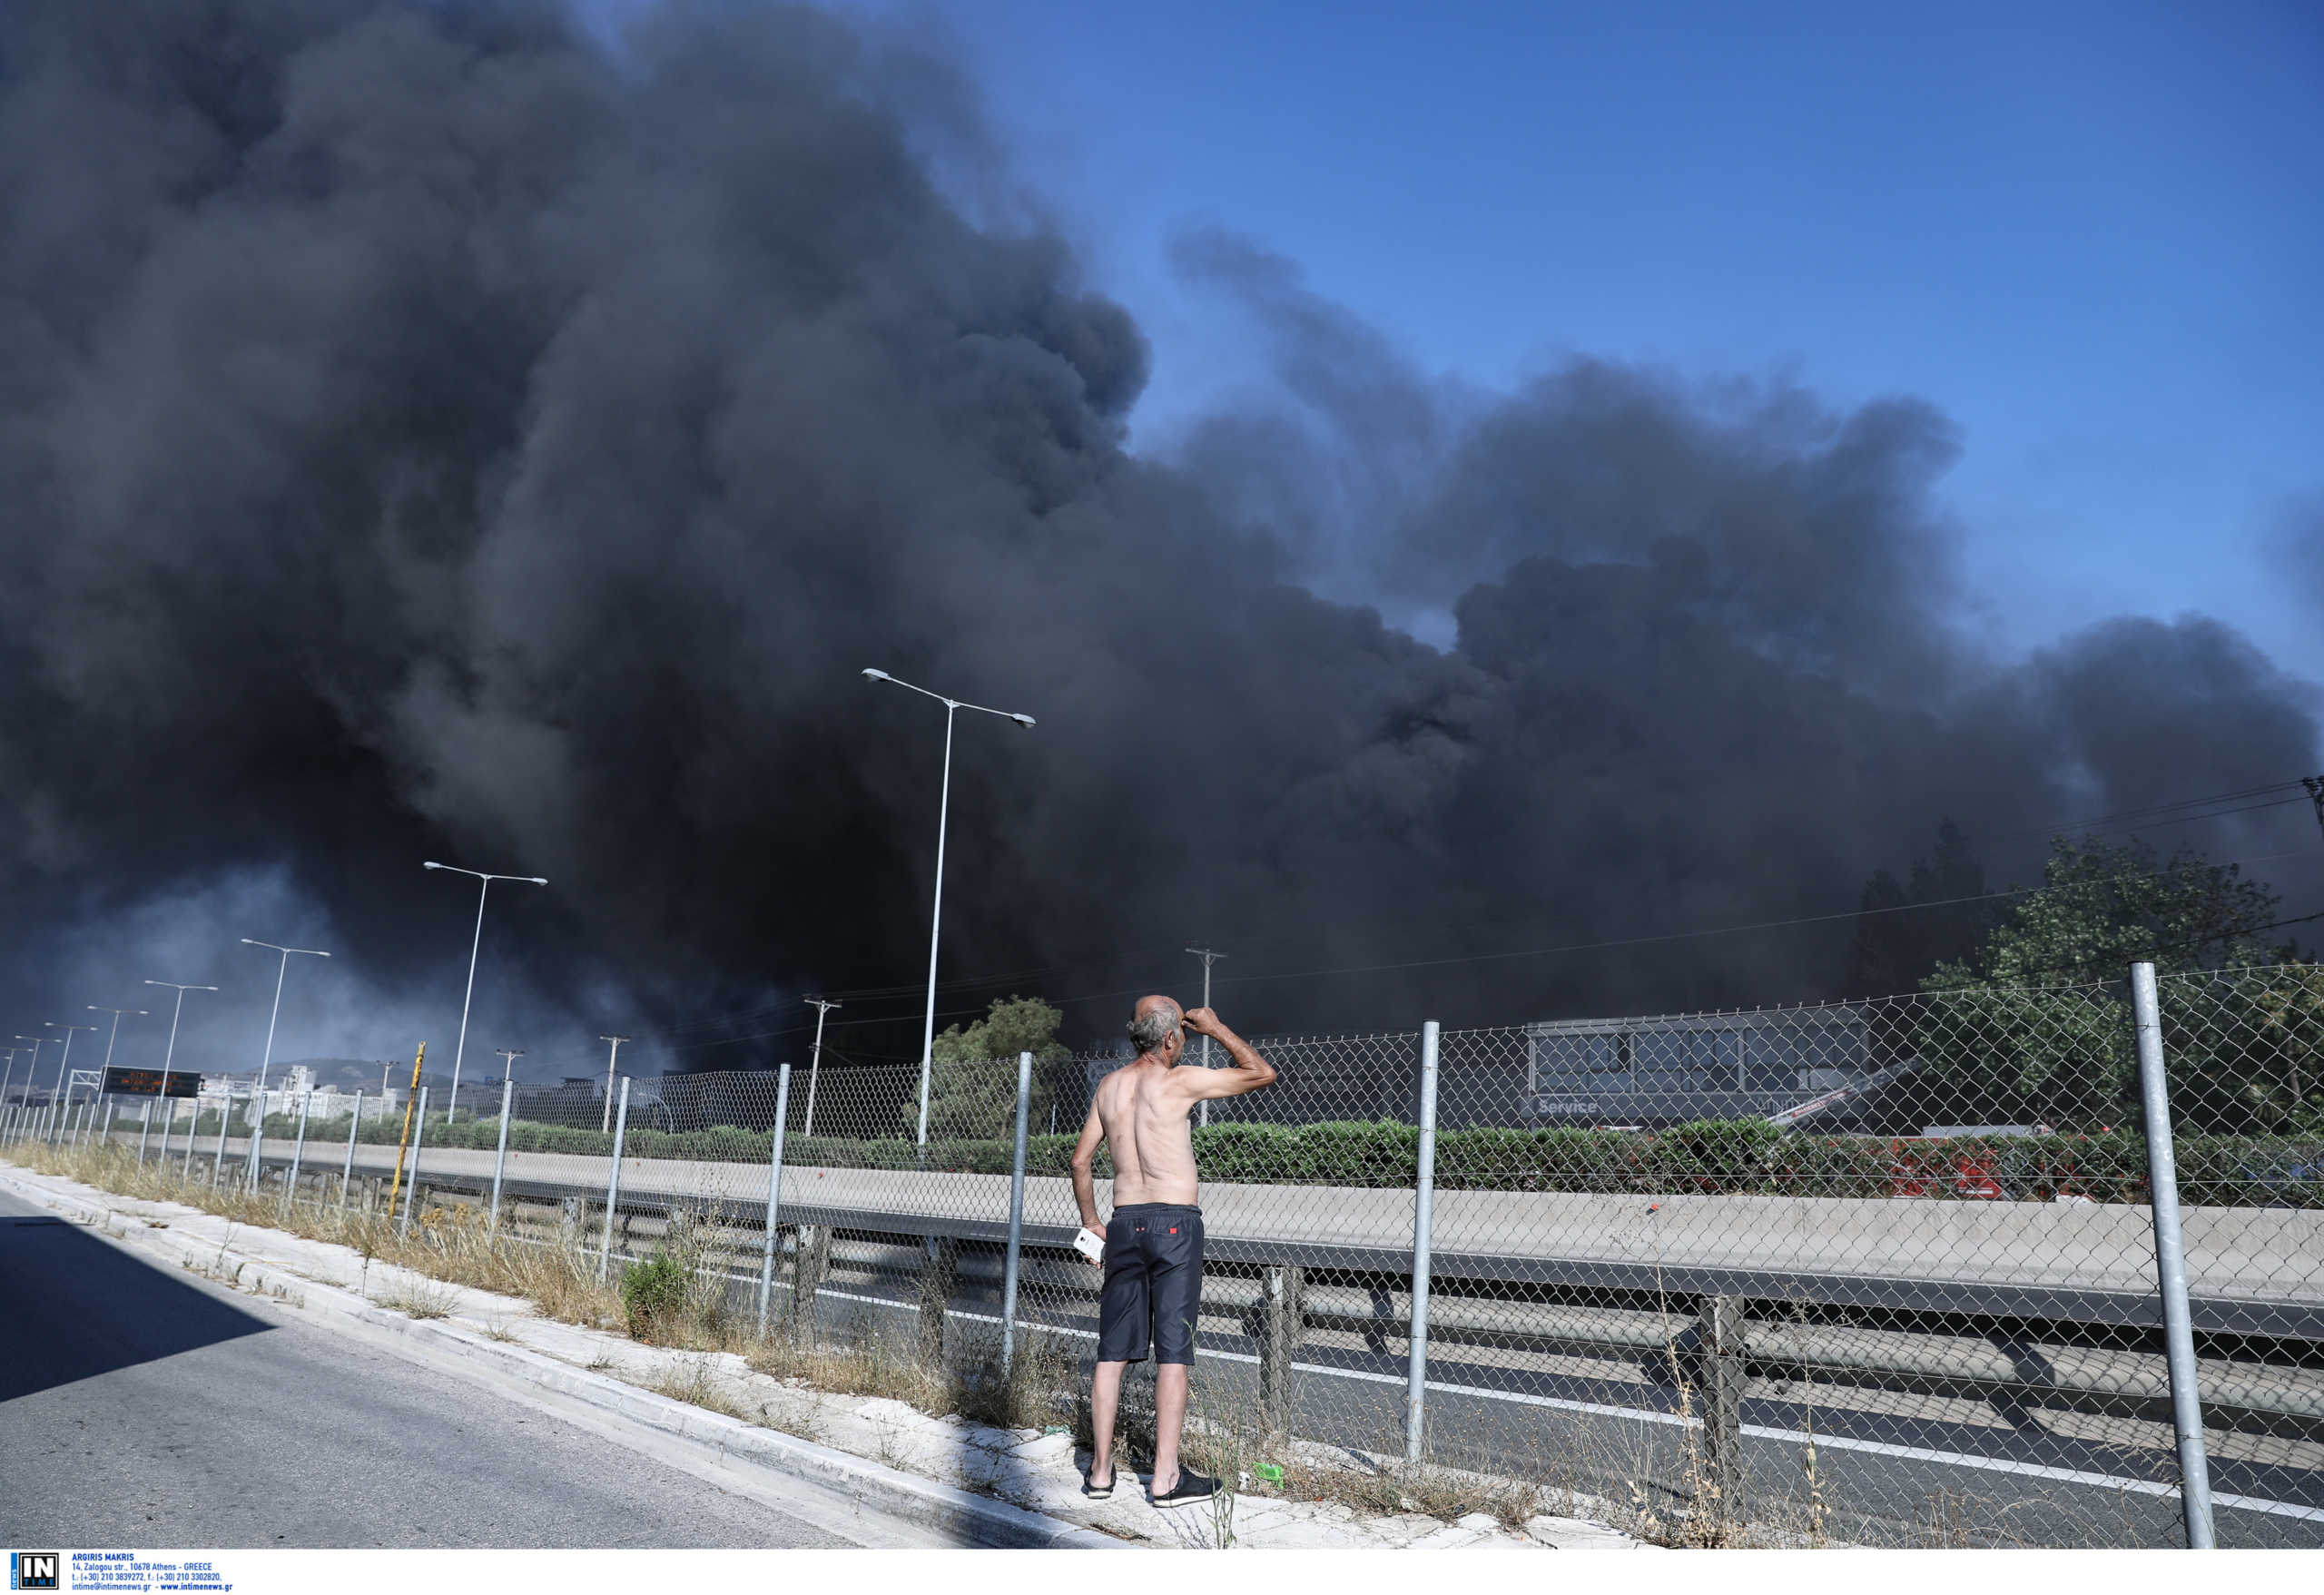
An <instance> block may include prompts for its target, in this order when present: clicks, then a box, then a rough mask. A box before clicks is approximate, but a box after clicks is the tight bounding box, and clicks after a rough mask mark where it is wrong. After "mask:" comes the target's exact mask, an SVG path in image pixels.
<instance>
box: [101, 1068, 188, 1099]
mask: <svg viewBox="0 0 2324 1595" xmlns="http://www.w3.org/2000/svg"><path fill="white" fill-rule="evenodd" d="M105 1089H106V1091H108V1092H109V1093H111V1094H113V1095H114V1096H117V1097H194V1096H199V1095H200V1094H201V1091H202V1077H201V1076H200V1075H198V1074H196V1073H194V1072H193V1071H192V1070H191V1069H176V1070H173V1071H172V1073H171V1075H170V1077H169V1089H167V1090H166V1091H165V1090H163V1089H162V1071H161V1070H160V1069H158V1068H109V1069H107V1070H105Z"/></svg>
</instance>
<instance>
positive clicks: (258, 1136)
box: [242, 1090, 266, 1196]
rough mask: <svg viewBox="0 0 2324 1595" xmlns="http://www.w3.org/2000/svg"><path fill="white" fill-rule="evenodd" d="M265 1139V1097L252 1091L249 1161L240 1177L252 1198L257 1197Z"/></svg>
mask: <svg viewBox="0 0 2324 1595" xmlns="http://www.w3.org/2000/svg"><path fill="white" fill-rule="evenodd" d="M265 1137H266V1095H265V1093H264V1092H261V1091H258V1090H252V1091H251V1160H250V1167H249V1168H247V1169H246V1170H244V1172H243V1175H242V1188H243V1189H244V1190H246V1191H248V1192H249V1193H250V1194H251V1196H257V1195H258V1186H259V1158H260V1157H261V1153H262V1150H263V1147H262V1143H263V1141H264V1139H265Z"/></svg>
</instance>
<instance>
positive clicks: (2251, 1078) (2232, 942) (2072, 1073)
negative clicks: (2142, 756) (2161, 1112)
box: [1915, 837, 2307, 1128]
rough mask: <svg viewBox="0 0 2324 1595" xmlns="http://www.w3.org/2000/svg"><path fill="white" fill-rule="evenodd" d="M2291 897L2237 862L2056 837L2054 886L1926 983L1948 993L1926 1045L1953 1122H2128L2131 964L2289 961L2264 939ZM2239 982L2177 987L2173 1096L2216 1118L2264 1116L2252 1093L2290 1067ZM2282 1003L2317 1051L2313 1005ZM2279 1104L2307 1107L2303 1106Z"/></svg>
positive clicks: (1925, 1028)
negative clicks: (2268, 1039) (2310, 1022)
mask: <svg viewBox="0 0 2324 1595" xmlns="http://www.w3.org/2000/svg"><path fill="white" fill-rule="evenodd" d="M2277 901H2278V899H2277V897H2276V894H2275V893H2274V892H2273V891H2270V890H2269V888H2268V887H2267V886H2265V885H2264V884H2263V883H2261V882H2259V881H2247V880H2245V879H2244V878H2243V876H2242V872H2241V871H2240V868H2239V867H2238V866H2236V865H2233V864H2214V863H2211V862H2210V861H2207V860H2205V859H2204V858H2203V857H2202V856H2201V854H2200V853H2197V852H2192V851H2191V850H2186V849H2181V851H2179V852H2175V853H2173V854H2171V857H2169V858H2168V859H2163V858H2160V857H2159V856H2158V855H2157V853H2156V852H2155V850H2154V849H2153V848H2152V847H2151V846H2149V845H2148V844H2146V843H2144V842H2137V841H2132V842H2126V843H2122V844H2120V845H2109V844H2107V843H2104V842H2099V841H2097V840H2095V839H2085V840H2084V841H2083V842H2081V843H2079V844H2076V843H2073V842H2068V841H2067V840H2066V839H2065V838H2063V837H2059V838H2056V839H2054V840H2053V842H2051V852H2050V858H2049V860H2048V861H2047V863H2046V864H2045V865H2044V866H2043V884H2042V886H2041V887H2040V889H2039V890H2037V891H2033V892H2030V893H2028V894H2026V895H2025V896H2024V897H2023V898H2022V899H2020V901H2018V902H2017V904H2016V906H2015V907H2014V908H2013V909H2011V910H2010V911H2009V912H2008V913H2007V915H2006V916H2004V918H2003V920H2002V921H2001V922H2000V923H1999V924H1997V925H1995V926H1994V929H1993V930H1992V931H1991V933H1990V934H1988V935H1987V936H1986V938H1985V940H1984V944H1983V945H1982V946H1980V947H1978V948H1977V949H1976V950H1974V952H1972V953H1971V954H1970V955H1969V956H1968V957H1966V958H1964V959H1960V960H1955V961H1949V962H1943V963H1939V964H1938V965H1937V967H1936V970H1935V972H1934V973H1933V974H1931V975H1930V976H1929V977H1928V978H1927V979H1926V980H1924V981H1923V982H1922V987H1923V989H1925V990H1928V991H1931V992H1942V993H1947V994H1948V996H1947V997H1946V999H1945V1000H1943V1001H1940V1002H1935V1003H1932V1004H1930V1005H1929V1006H1927V1007H1926V1008H1925V1009H1921V1010H1919V1011H1918V1013H1917V1015H1916V1018H1915V1028H1916V1029H1917V1032H1918V1033H1917V1034H1916V1036H1915V1048H1916V1050H1917V1051H1918V1053H1919V1055H1920V1057H1921V1058H1922V1059H1923V1060H1924V1062H1925V1063H1926V1064H1927V1065H1929V1066H1930V1067H1931V1068H1933V1070H1934V1071H1935V1076H1936V1078H1938V1079H1940V1080H1942V1081H1943V1082H1944V1083H1945V1086H1946V1087H1947V1088H1949V1089H1950V1093H1951V1095H1952V1096H1953V1098H1955V1100H1954V1102H1953V1104H1952V1108H1953V1110H1954V1111H1955V1112H1958V1113H1962V1114H1965V1115H1967V1116H1970V1117H2005V1118H2023V1117H2037V1118H2044V1119H2048V1120H2050V1121H2052V1122H2053V1123H2056V1124H2059V1125H2061V1126H2073V1127H2082V1128H2088V1127H2093V1126H2096V1125H2098V1124H2102V1123H2120V1122H2127V1121H2129V1120H2130V1119H2131V1118H2132V1117H2134V1115H2135V1108H2136V1103H2137V1088H2136V1067H2137V1066H2136V1061H2135V1056H2134V1053H2133V1051H2132V1036H2131V1027H2130V1018H2129V1009H2128V1007H2127V1004H2126V1002H2125V1000H2124V998H2123V996H2122V981H2123V980H2124V978H2125V976H2126V974H2127V972H2128V970H2129V967H2130V965H2131V964H2132V961H2134V960H2149V961H2152V963H2153V964H2154V965H2155V967H2156V970H2157V971H2158V972H2159V973H2162V974H2166V975H2171V974H2176V975H2181V976H2188V977H2194V976H2199V975H2201V974H2202V973H2204V972H2205V971H2220V970H2235V969H2249V968H2252V967H2264V966H2271V965H2280V964H2282V963H2284V962H2286V961H2287V960H2290V958H2291V957H2292V956H2293V949H2291V948H2290V946H2289V945H2279V944H2273V943H2270V942H2268V941H2267V940H2264V937H2265V933H2266V932H2267V931H2268V930H2269V929H2270V928H2271V926H2272V923H2273V921H2274V920H2275V918H2276V905H2277ZM2239 980H2240V977H2237V976H2219V977H2217V978H2214V979H2211V980H2175V981H2171V982H2170V983H2169V984H2168V989H2167V994H2166V1001H2165V1003H2164V1008H2165V1045H2166V1049H2167V1050H2168V1054H2169V1056H2170V1058H2171V1077H2172V1082H2173V1095H2174V1097H2178V1096H2182V1095H2183V1096H2185V1097H2186V1098H2188V1099H2189V1101H2190V1106H2191V1108H2196V1110H2197V1115H2198V1117H2201V1118H2203V1119H2205V1120H2208V1121H2214V1122H2215V1121H2217V1120H2218V1119H2219V1118H2221V1117H2222V1112H2221V1107H2222V1105H2224V1104H2228V1103H2231V1102H2238V1101H2240V1102H2242V1103H2244V1104H2245V1105H2246V1109H2249V1108H2251V1106H2252V1105H2253V1103H2254V1101H2255V1098H2253V1094H2252V1092H2251V1090H2250V1089H2249V1087H2250V1086H2251V1085H2252V1083H2253V1082H2255V1081H2256V1080H2259V1079H2260V1078H2262V1077H2266V1076H2272V1075H2275V1074H2279V1073H2282V1072H2284V1071H2283V1070H2282V1068H2280V1067H2278V1066H2275V1065H2273V1064H2271V1063H2270V1058H2268V1057H2267V1056H2265V1055H2263V1051H2262V1049H2260V1048H2259V1047H2258V1044H2257V1043H2256V1042H2255V1040H2254V1037H2255V1035H2258V1034H2260V1030H2256V1029H2255V1027H2260V1026H2261V1025H2262V1021H2263V1019H2264V1016H2263V1015H2261V1014H2260V1013H2259V1012H2258V1011H2257V1010H2254V1009H2252V1006H2251V1005H2252V1002H2253V1001H2254V1000H2255V999H2256V998H2257V996H2258V993H2257V991H2256V990H2255V991H2254V992H2253V993H2252V994H2250V996H2239V995H2238V992H2237V986H2238V981H2239ZM2279 984H2280V982H2279ZM2198 991H2200V992H2201V993H2203V996H2202V998H2201V1003H2200V1004H2199V1003H2198V1002H2197V1001H2196V998H2195V993H2197V992H2198ZM2222 1004H2224V1007H2222V1006H2221V1005H2222ZM2199 1006H2200V1007H2201V1008H2202V1010H2203V1011H2202V1015H2201V1019H2197V1017H2196V1012H2195V1010H2196V1008H2197V1007H2199ZM2277 1006H2278V1007H2279V1009H2282V1010H2283V1012H2284V1013H2285V1015H2286V1017H2285V1018H2284V1019H2278V1020H2276V1021H2275V1022H2274V1029H2273V1031H2271V1032H2267V1033H2268V1034H2271V1035H2274V1036H2279V1037H2281V1038H2283V1039H2284V1040H2285V1041H2286V1042H2287V1043H2288V1044H2290V1045H2291V1046H2294V1047H2299V1046H2304V1045H2306V1044H2307V1041H2306V1037H2307V1024H2306V1021H2305V1019H2304V1018H2303V1017H2301V1016H2302V1015H2303V1014H2304V1012H2305V1010H2304V1009H2300V1007H2299V1003H2298V1001H2297V1000H2287V1001H2285V1002H2280V1003H2279V1004H2278V1005H2277ZM2276 1050H2279V1051H2280V1050H2281V1048H2280V1047H2279V1048H2277V1049H2276ZM2266 1095H2267V1093H2266V1092H2265V1091H2262V1092H2261V1093H2260V1096H2261V1097H2265V1096H2266ZM2281 1106H2282V1107H2283V1108H2286V1109H2290V1110H2296V1109H2297V1107H2298V1103H2297V1101H2296V1100H2290V1101H2287V1102H2285V1103H2283V1104H2282V1105H2281ZM2244 1111H2245V1110H2243V1109H2239V1110H2238V1113H2239V1114H2240V1113H2242V1112H2244ZM2235 1116H2236V1115H2227V1117H2235Z"/></svg>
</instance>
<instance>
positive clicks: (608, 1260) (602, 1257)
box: [597, 1075, 629, 1285]
mask: <svg viewBox="0 0 2324 1595" xmlns="http://www.w3.org/2000/svg"><path fill="white" fill-rule="evenodd" d="M628 1134H629V1077H628V1076H627V1075H624V1076H622V1078H621V1107H620V1108H619V1110H618V1111H616V1112H615V1115H614V1156H613V1166H614V1167H613V1174H612V1176H611V1177H609V1178H608V1179H607V1180H606V1237H605V1239H604V1240H602V1241H600V1242H598V1243H597V1283H598V1284H599V1285H603V1284H605V1283H606V1269H608V1268H609V1267H611V1266H612V1265H613V1256H614V1210H615V1208H616V1207H618V1206H620V1205H621V1144H622V1140H623V1138H624V1137H626V1136H627V1135H628Z"/></svg>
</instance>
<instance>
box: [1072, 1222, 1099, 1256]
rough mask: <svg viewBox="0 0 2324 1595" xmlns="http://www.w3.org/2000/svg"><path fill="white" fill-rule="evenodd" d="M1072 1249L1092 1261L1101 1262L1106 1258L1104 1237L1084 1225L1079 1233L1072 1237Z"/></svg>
mask: <svg viewBox="0 0 2324 1595" xmlns="http://www.w3.org/2000/svg"><path fill="white" fill-rule="evenodd" d="M1073 1249H1074V1250H1075V1251H1077V1252H1078V1253H1080V1254H1081V1255H1083V1256H1085V1257H1087V1258H1088V1259H1089V1261H1091V1262H1092V1263H1102V1262H1104V1261H1105V1260H1106V1237H1105V1236H1101V1235H1099V1234H1098V1232H1097V1231H1096V1230H1094V1229H1090V1228H1088V1226H1083V1228H1082V1231H1081V1233H1080V1234H1079V1235H1077V1236H1074V1237H1073Z"/></svg>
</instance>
